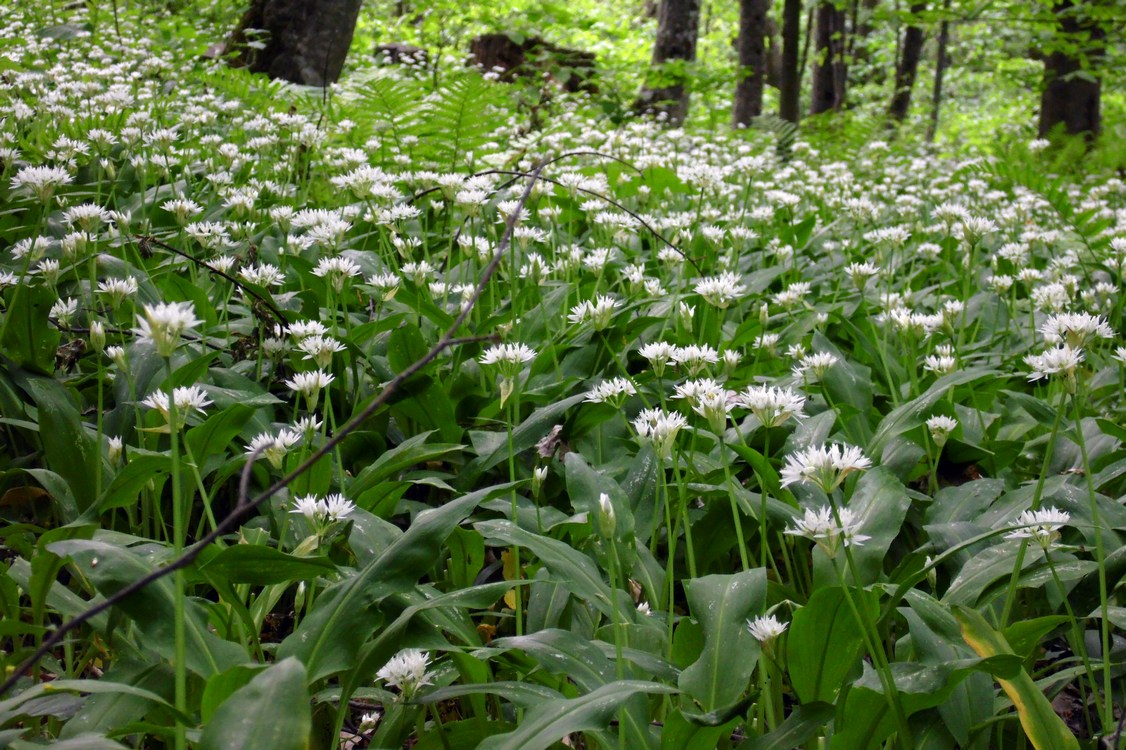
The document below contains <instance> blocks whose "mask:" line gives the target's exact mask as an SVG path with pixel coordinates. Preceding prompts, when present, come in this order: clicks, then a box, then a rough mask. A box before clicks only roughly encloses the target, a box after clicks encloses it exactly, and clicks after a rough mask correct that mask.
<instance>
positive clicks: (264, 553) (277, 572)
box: [201, 544, 336, 586]
mask: <svg viewBox="0 0 1126 750" xmlns="http://www.w3.org/2000/svg"><path fill="white" fill-rule="evenodd" d="M201 570H205V571H206V572H207V574H208V575H215V576H218V577H220V578H225V579H226V580H227V581H229V582H231V583H252V584H255V585H259V586H267V585H270V584H273V583H285V582H287V581H302V580H311V579H313V578H317V577H318V576H325V575H329V574H331V573H334V572H336V565H335V564H333V562H332V561H331V560H329V559H328V558H327V557H319V556H318V557H297V556H295V555H288V554H286V553H285V552H282V551H280V550H278V549H276V548H274V547H266V546H262V545H258V544H236V545H234V546H231V547H227V548H226V549H224V550H222V551H221V552H219V554H217V555H215V557H213V558H211V560H209V561H208V562H207V564H206V565H204V566H203V567H202V568H201Z"/></svg>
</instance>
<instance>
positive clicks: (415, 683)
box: [375, 648, 432, 701]
mask: <svg viewBox="0 0 1126 750" xmlns="http://www.w3.org/2000/svg"><path fill="white" fill-rule="evenodd" d="M428 666H430V657H429V656H428V655H427V653H426V652H425V651H419V650H418V649H413V648H408V649H403V650H402V651H400V652H399V653H397V654H395V655H394V656H392V657H391V659H390V661H388V662H387V663H386V664H384V665H383V667H382V668H381V669H380V670H379V671H378V672H376V673H375V676H376V678H377V679H380V680H383V682H385V683H387V687H391V688H398V689H399V693H400V694H401V696H402V698H403V700H407V701H409V700H411V699H412V698H414V696H415V694H416V693H417V692H418V689H419V688H420V687H422V686H423V685H430V684H432V683H431V682H430V675H429V674H427V672H426V668H427V667H428Z"/></svg>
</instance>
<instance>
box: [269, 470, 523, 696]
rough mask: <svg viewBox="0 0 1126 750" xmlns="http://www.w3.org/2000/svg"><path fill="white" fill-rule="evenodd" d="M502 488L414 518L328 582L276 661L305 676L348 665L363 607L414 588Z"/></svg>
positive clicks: (365, 633) (361, 637)
mask: <svg viewBox="0 0 1126 750" xmlns="http://www.w3.org/2000/svg"><path fill="white" fill-rule="evenodd" d="M502 489H503V488H497V487H492V488H489V489H486V490H480V491H478V492H474V493H471V494H469V495H465V496H463V497H460V498H458V499H457V500H451V501H450V502H448V503H446V504H445V505H443V506H442V507H440V508H432V509H429V510H425V511H423V512H421V513H419V514H418V515H417V516H415V518H414V520H413V522H412V523H411V526H410V528H409V529H407V531H406V533H404V534H403V535H402V536H400V537H399V538H398V539H396V540H395V541H394V542H393V543H392V544H391V545H390V546H389V547H387V549H385V550H383V552H382V553H381V554H380V555H379V556H378V557H376V558H375V559H374V560H372V561H371V562H370V563H368V564H367V565H366V566H364V568H363V569H361V570H360V571H359V572H357V573H356V574H355V575H353V576H351V577H349V578H347V579H345V580H343V581H341V582H340V583H336V584H334V585H332V586H330V587H329V588H328V589H326V590H325V591H324V593H322V594H321V595H320V596H319V597H318V598H317V603H316V605H315V606H314V607H313V611H312V612H310V613H309V614H308V615H307V616H306V617H305V618H304V619H303V620H302V621H301V624H300V625H298V626H297V629H296V630H294V632H293V633H291V634H290V635H289V636H288V637H287V638H286V639H285V640H284V641H282V642H281V645H279V646H278V659H286V658H288V657H290V656H295V657H297V658H298V659H300V660H301V661H302V662H303V663H304V664H305V666H306V668H307V669H308V670H309V679H310V680H319V679H321V678H322V677H327V676H328V675H330V674H334V673H336V672H340V671H343V670H346V669H350V668H351V667H352V666H354V664H355V659H356V655H357V654H358V653H359V650H360V647H361V646H362V645H363V643H364V641H366V640H367V639H368V637H369V636H370V635H371V632H370V630H368V629H366V628H365V627H364V623H365V622H366V621H367V620H368V618H369V614H368V612H367V610H368V608H369V607H371V606H372V605H373V604H375V603H377V602H378V601H380V600H381V599H383V598H384V597H387V596H389V595H391V594H395V593H399V592H403V591H408V590H410V589H411V588H413V587H414V585H415V582H416V581H418V579H419V578H421V577H422V576H423V575H425V574H426V571H427V570H429V569H430V567H431V566H432V565H433V564H434V561H435V560H436V559H437V558H438V553H439V551H440V550H441V547H442V543H443V542H444V541H445V540H446V538H447V537H448V536H449V535H450V534H451V533H452V532H453V530H454V529H455V528H457V526H458V524H460V523H461V522H462V521H463V520H464V519H465V518H466V516H468V515H469V514H470V513H472V512H473V510H474V509H475V508H476V507H477V504H478V503H480V502H481V501H482V500H484V499H485V498H486V497H487V496H489V495H490V494H492V493H495V492H498V491H502Z"/></svg>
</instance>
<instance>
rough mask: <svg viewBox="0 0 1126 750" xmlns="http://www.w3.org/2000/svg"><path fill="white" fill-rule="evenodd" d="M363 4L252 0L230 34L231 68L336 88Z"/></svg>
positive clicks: (353, 0) (349, 0)
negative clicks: (247, 69) (259, 46)
mask: <svg viewBox="0 0 1126 750" xmlns="http://www.w3.org/2000/svg"><path fill="white" fill-rule="evenodd" d="M361 2H362V0H253V1H252V2H251V4H250V8H249V9H248V10H247V11H246V13H245V14H244V15H243V17H242V20H241V21H240V22H239V25H238V27H237V28H236V29H235V31H234V33H233V34H231V39H230V43H229V45H228V47H229V48H230V49H231V50H232V51H234V52H235V57H234V59H233V60H232V62H231V64H232V65H235V66H238V67H247V68H250V70H252V71H254V72H256V73H265V74H266V75H268V76H269V77H270V78H281V79H283V80H286V81H291V82H293V83H299V84H303V85H306V86H324V85H326V84H329V83H332V82H334V81H336V80H337V79H338V78H339V77H340V71H341V70H342V69H343V68H344V59H345V58H346V57H347V56H348V47H349V46H351V44H352V34H353V32H354V31H355V29H356V18H357V16H358V15H359V13H360V4H361ZM260 32H263V33H264V35H260ZM252 42H253V43H257V42H263V43H264V44H265V46H264V47H263V48H262V49H256V48H255V47H254V46H252V45H251V44H250V43H252Z"/></svg>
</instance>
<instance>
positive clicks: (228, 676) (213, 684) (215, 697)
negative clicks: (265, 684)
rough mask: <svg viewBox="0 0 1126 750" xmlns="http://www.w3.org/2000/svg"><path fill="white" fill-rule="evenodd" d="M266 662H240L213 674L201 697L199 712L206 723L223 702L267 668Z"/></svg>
mask: <svg viewBox="0 0 1126 750" xmlns="http://www.w3.org/2000/svg"><path fill="white" fill-rule="evenodd" d="M266 668H267V665H265V664H240V665H239V666H237V667H231V668H230V669H228V670H227V671H225V672H220V673H219V674H217V675H213V676H212V677H211V679H209V680H208V681H207V686H206V687H204V689H203V697H202V698H200V702H199V712H200V719H201V721H202V722H203V723H204V724H207V723H208V722H209V721H211V717H212V716H214V715H215V712H216V711H217V710H218V709H219V707H220V706H222V705H223V702H224V701H226V700H227V698H230V697H231V696H232V695H234V694H235V691H237V690H239V689H240V688H242V687H243V686H244V685H246V684H247V683H249V682H250V681H251V680H252V679H254V676H255V675H256V674H259V673H260V672H261V671H262V670H263V669H266Z"/></svg>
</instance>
